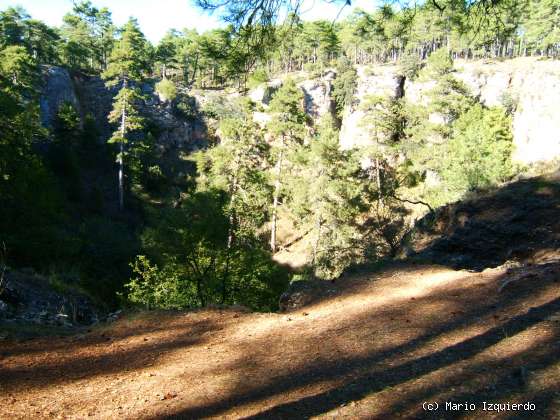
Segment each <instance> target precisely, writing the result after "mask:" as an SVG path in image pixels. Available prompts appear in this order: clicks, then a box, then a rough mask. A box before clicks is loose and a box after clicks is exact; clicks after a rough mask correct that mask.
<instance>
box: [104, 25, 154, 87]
mask: <svg viewBox="0 0 560 420" xmlns="http://www.w3.org/2000/svg"><path fill="white" fill-rule="evenodd" d="M148 59H149V48H148V43H147V41H146V39H145V38H144V34H143V33H142V32H141V31H140V28H139V27H138V22H137V21H136V20H135V19H132V18H131V19H129V21H128V22H127V23H126V24H125V25H124V28H123V30H122V33H121V38H120V40H119V41H118V42H117V44H116V45H115V47H114V48H113V50H112V52H111V56H110V57H109V64H108V66H107V70H105V71H104V72H103V78H104V79H105V80H106V81H107V84H108V85H109V86H115V85H117V84H119V83H122V82H123V81H141V80H142V79H144V77H145V74H146V72H147V70H148V68H149V61H148Z"/></svg>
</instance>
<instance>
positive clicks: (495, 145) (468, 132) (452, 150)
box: [441, 105, 514, 198]
mask: <svg viewBox="0 0 560 420" xmlns="http://www.w3.org/2000/svg"><path fill="white" fill-rule="evenodd" d="M512 141H513V135H512V133H511V118H510V117H508V116H507V115H506V114H505V112H504V110H503V109H501V108H490V109H487V108H483V107H482V105H475V106H473V107H472V108H471V109H470V110H469V111H467V112H466V113H465V114H464V115H462V116H461V117H460V118H459V119H458V120H457V121H456V123H455V124H454V126H453V135H452V138H451V140H450V141H449V142H448V143H447V144H446V145H444V150H443V153H442V156H443V157H444V158H443V159H442V168H441V175H442V178H443V180H444V184H445V186H446V187H447V188H448V189H449V190H450V191H451V192H454V193H455V196H456V198H460V196H462V194H463V193H465V192H467V191H472V190H476V189H480V188H486V187H489V186H491V185H496V184H498V183H500V182H504V181H506V180H507V179H508V178H510V177H511V176H512V175H513V173H514V170H513V166H512V163H511V154H512V150H513V143H512Z"/></svg>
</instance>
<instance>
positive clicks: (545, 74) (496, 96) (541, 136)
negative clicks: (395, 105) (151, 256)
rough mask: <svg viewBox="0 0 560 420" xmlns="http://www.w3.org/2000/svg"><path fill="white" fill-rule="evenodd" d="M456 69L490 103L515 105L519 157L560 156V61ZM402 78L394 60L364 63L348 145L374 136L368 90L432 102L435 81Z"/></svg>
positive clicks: (348, 119) (346, 122) (345, 136)
mask: <svg viewBox="0 0 560 420" xmlns="http://www.w3.org/2000/svg"><path fill="white" fill-rule="evenodd" d="M455 75H456V77H457V78H459V79H460V80H463V81H464V82H465V83H466V85H467V86H468V87H469V88H470V89H471V91H472V93H473V94H474V95H475V96H478V97H479V98H480V100H481V101H482V103H484V104H485V105H487V106H496V105H504V104H507V105H509V106H513V107H514V108H515V112H514V116H513V135H514V144H515V151H514V156H513V158H514V160H515V161H517V162H520V163H526V164H529V163H536V162H543V161H550V160H552V159H555V158H559V157H560V62H558V61H541V60H538V59H536V58H517V59H513V60H507V61H503V62H488V63H483V62H465V61H460V60H459V61H457V62H456V74H455ZM401 83H402V80H401V79H400V78H399V77H398V76H397V68H396V67H395V66H393V65H385V66H374V67H364V66H361V67H359V68H358V86H357V94H356V102H355V104H354V106H353V107H352V109H349V110H347V112H346V114H345V116H344V119H343V123H342V129H341V136H340V143H341V145H342V146H343V147H346V148H350V147H353V146H362V145H365V144H368V142H369V140H368V136H367V133H366V132H365V130H364V128H363V127H362V126H361V120H362V117H363V113H362V111H360V110H359V104H360V102H361V101H363V99H364V98H365V97H366V96H367V95H372V94H375V95H393V96H395V95H399V96H400V95H404V96H405V98H406V99H407V100H409V101H411V102H412V103H426V97H425V92H426V91H427V90H429V89H430V88H431V87H432V85H431V84H430V83H422V82H418V81H409V80H406V81H405V83H404V86H401Z"/></svg>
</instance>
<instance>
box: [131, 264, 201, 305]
mask: <svg viewBox="0 0 560 420" xmlns="http://www.w3.org/2000/svg"><path fill="white" fill-rule="evenodd" d="M131 267H132V272H133V274H134V277H133V278H132V279H131V280H130V281H129V282H128V283H127V284H126V288H127V289H128V299H129V300H130V302H132V303H134V304H140V305H143V306H145V307H146V309H155V308H159V309H184V308H189V307H195V306H196V290H194V288H193V287H192V284H190V283H187V282H181V280H180V278H179V273H178V272H176V271H174V270H173V269H172V267H171V266H169V265H166V266H165V268H164V269H163V270H161V269H160V268H159V267H158V266H157V265H151V264H150V261H149V260H148V258H146V256H144V255H138V256H137V257H136V260H135V261H134V262H133V263H131ZM189 286H190V287H189Z"/></svg>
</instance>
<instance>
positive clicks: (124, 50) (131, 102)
mask: <svg viewBox="0 0 560 420" xmlns="http://www.w3.org/2000/svg"><path fill="white" fill-rule="evenodd" d="M147 60H148V56H147V42H146V39H145V38H144V35H143V34H142V32H141V31H140V29H139V28H138V23H137V22H136V21H135V20H134V19H130V20H129V21H128V23H127V24H126V25H125V26H124V28H123V31H122V34H121V39H120V40H119V42H118V43H117V45H116V46H115V48H114V50H113V52H112V54H111V57H110V60H109V66H108V67H107V70H106V71H105V72H104V73H103V77H104V78H105V80H106V83H107V85H108V86H116V85H118V86H120V91H119V93H118V95H117V96H116V97H115V100H114V102H113V109H112V111H111V113H110V114H109V121H110V122H111V123H118V124H119V129H118V130H117V131H115V132H114V134H113V136H112V137H111V138H110V139H109V143H116V144H118V145H119V153H118V154H117V163H118V165H119V173H118V186H119V208H120V209H121V210H123V209H124V155H125V144H126V143H127V142H128V139H127V133H128V132H130V131H134V130H138V129H139V128H141V127H142V120H141V118H139V115H138V110H137V108H136V105H137V103H138V102H139V100H140V94H139V93H138V90H137V88H135V87H134V85H133V83H138V82H140V81H142V80H143V78H144V73H145V71H146V70H147V68H148V62H147Z"/></svg>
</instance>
